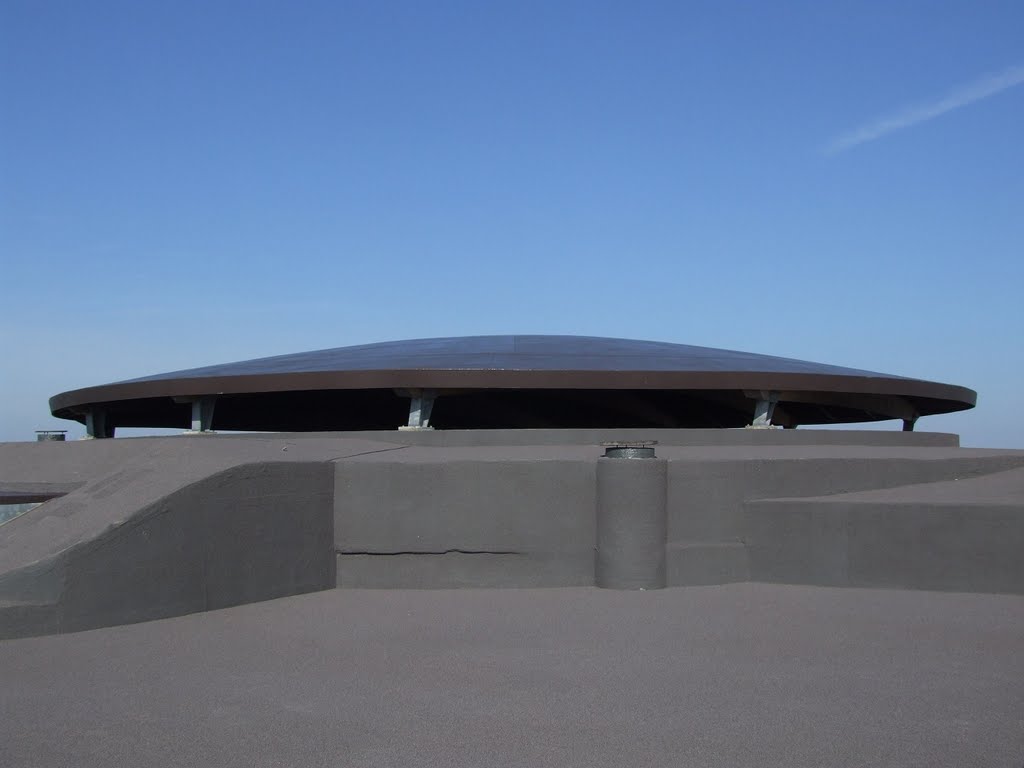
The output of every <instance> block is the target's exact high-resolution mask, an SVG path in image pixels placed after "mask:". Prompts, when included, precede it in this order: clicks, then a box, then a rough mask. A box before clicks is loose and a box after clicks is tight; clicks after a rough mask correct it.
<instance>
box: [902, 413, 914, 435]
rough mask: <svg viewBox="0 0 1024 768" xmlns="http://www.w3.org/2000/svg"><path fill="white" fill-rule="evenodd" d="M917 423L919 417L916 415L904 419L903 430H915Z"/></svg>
mask: <svg viewBox="0 0 1024 768" xmlns="http://www.w3.org/2000/svg"><path fill="white" fill-rule="evenodd" d="M915 424H917V417H916V416H915V417H914V418H912V419H904V420H903V431H904V432H913V431H914V425H915Z"/></svg>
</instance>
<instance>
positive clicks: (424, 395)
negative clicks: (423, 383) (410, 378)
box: [399, 389, 437, 429]
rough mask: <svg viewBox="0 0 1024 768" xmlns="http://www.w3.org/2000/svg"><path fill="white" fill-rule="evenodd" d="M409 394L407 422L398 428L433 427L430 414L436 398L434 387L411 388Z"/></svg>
mask: <svg viewBox="0 0 1024 768" xmlns="http://www.w3.org/2000/svg"><path fill="white" fill-rule="evenodd" d="M408 394H409V423H408V424H407V425H406V426H404V427H399V429H433V427H431V426H430V414H431V412H432V411H433V410H434V400H435V399H437V390H435V389H411V390H409V392H408Z"/></svg>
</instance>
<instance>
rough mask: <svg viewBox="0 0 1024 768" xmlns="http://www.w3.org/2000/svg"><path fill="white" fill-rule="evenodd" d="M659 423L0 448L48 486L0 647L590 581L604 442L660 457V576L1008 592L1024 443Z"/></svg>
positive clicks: (1, 481) (3, 472) (10, 478)
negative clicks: (318, 601) (215, 612)
mask: <svg viewBox="0 0 1024 768" xmlns="http://www.w3.org/2000/svg"><path fill="white" fill-rule="evenodd" d="M653 432H654V433H655V434H652V431H650V430H645V431H644V432H643V434H642V435H641V434H638V433H636V431H630V430H579V431H571V430H515V431H494V432H481V431H475V432H443V431H437V432H421V433H398V432H388V433H333V434H327V433H323V434H310V433H305V434H301V435H272V436H267V435H209V436H195V437H185V436H182V437H168V438H132V439H116V440H93V441H82V442H77V443H63V444H62V443H25V444H18V443H7V444H0V496H3V494H5V493H6V494H9V495H10V497H12V498H14V497H19V495H23V494H25V493H32V494H37V495H41V496H49V495H52V496H55V498H52V499H51V500H50V501H47V502H46V503H44V504H42V505H41V506H39V507H37V508H35V509H33V510H32V511H30V512H27V513H25V514H23V515H21V516H19V517H17V518H15V519H13V520H10V521H9V522H7V523H5V524H3V525H0V637H16V636H25V635H37V634H48V633H59V632H71V631H77V630H82V629H89V628H93V627H99V626H107V625H113V624H124V623H131V622H138V621H145V620H149V619H154V618H161V617H167V616H174V615H180V614H186V613H193V612H197V611H204V610H210V609H215V608H221V607H226V606H230V605H236V604H239V603H247V602H253V601H259V600H266V599H270V598H274V597H281V596H285V595H291V594H297V593H300V592H309V591H315V590H322V589H329V588H332V587H334V586H341V587H379V588H402V587H421V588H422V587H428V588H429V587H434V588H437V587H466V586H470V587H537V586H541V587H552V586H561V587H564V586H589V585H592V584H594V579H595V575H594V574H595V569H594V557H595V555H594V552H595V546H596V541H595V506H596V502H597V499H596V493H597V492H596V490H595V475H596V467H597V464H598V462H599V461H604V459H600V458H599V457H600V456H601V454H602V448H601V447H600V444H601V443H602V442H606V441H615V440H635V439H639V438H641V437H648V438H653V439H657V440H658V441H659V444H658V446H657V454H658V457H659V459H663V460H665V461H666V462H667V472H666V473H665V485H666V488H665V498H666V507H667V526H666V533H665V534H664V546H665V556H666V564H667V580H666V583H667V584H668V585H669V586H678V585H688V584H723V583H727V582H737V581H749V580H755V581H758V580H763V581H784V582H796V583H804V584H836V585H853V584H858V585H866V586H908V587H920V588H927V589H969V590H976V591H1004V592H1005V591H1008V592H1022V593H1024V576H1022V571H1024V568H1022V567H1021V565H1019V564H1018V563H1017V562H1016V561H1015V560H1014V559H1013V557H1012V556H1011V553H1012V552H1013V551H1017V552H1019V551H1021V547H1020V544H1021V543H1022V542H1021V536H1022V535H1024V512H1022V511H1021V507H1022V504H1024V490H1022V487H1021V485H1022V483H1024V480H1022V477H1024V452H1022V451H985V450H970V449H961V448H958V447H956V439H955V437H954V436H948V435H929V434H928V433H909V434H906V433H878V432H871V433H866V432H865V433H857V432H813V431H810V430H807V431H805V430H796V431H786V432H785V433H783V432H781V431H776V430H770V431H764V432H757V431H744V430H737V431H727V430H654V431H653ZM937 562H942V563H945V564H946V565H945V566H944V568H941V569H940V568H938V566H936V565H935V563H937Z"/></svg>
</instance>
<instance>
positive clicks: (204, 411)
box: [190, 395, 217, 433]
mask: <svg viewBox="0 0 1024 768" xmlns="http://www.w3.org/2000/svg"><path fill="white" fill-rule="evenodd" d="M216 405H217V397H216V396H215V395H208V396H206V397H200V398H197V399H195V400H193V401H192V429H191V430H190V431H191V432H196V433H202V432H212V431H213V429H212V427H213V409H214V407H215V406H216Z"/></svg>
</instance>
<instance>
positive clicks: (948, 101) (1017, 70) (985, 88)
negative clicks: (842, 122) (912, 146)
mask: <svg viewBox="0 0 1024 768" xmlns="http://www.w3.org/2000/svg"><path fill="white" fill-rule="evenodd" d="M1021 83H1024V66H1015V67H1010V68H1009V69H1007V70H1004V71H1002V72H1000V73H998V74H995V75H988V76H987V77H983V78H981V79H980V80H975V81H974V82H973V83H968V84H967V85H962V86H960V87H959V88H954V89H953V90H952V91H950V92H949V93H948V94H947V95H946V96H944V97H943V98H941V99H939V100H938V101H936V102H932V103H931V104H915V105H913V106H910V107H905V108H904V109H901V110H900V111H899V112H896V113H895V114H892V115H889V116H887V117H882V118H879V119H878V120H874V121H872V122H870V123H866V124H865V125H862V126H861V127H859V128H857V129H856V130H854V131H851V132H850V133H846V134H843V135H842V136H839V137H837V138H835V139H833V140H832V141H830V142H829V143H828V144H827V145H826V146H825V148H824V149H823V150H822V151H823V152H824V153H825V154H826V155H834V154H836V153H837V152H843V151H845V150H847V149H850V148H851V147H855V146H857V145H858V144H863V143H864V142H866V141H874V140H875V139H878V138H881V137H882V136H885V135H886V134H888V133H892V132H893V131H899V130H902V129H904V128H909V127H910V126H912V125H917V124H918V123H923V122H925V121H926V120H931V119H933V118H936V117H938V116H939V115H944V114H946V113H947V112H952V111H953V110H954V109H960V107H966V106H967V105H968V104H973V103H974V102H976V101H981V100H982V99H987V98H988V97H989V96H995V95H996V94H997V93H999V92H1001V91H1005V90H1006V89H1007V88H1013V86H1015V85H1020V84H1021Z"/></svg>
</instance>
